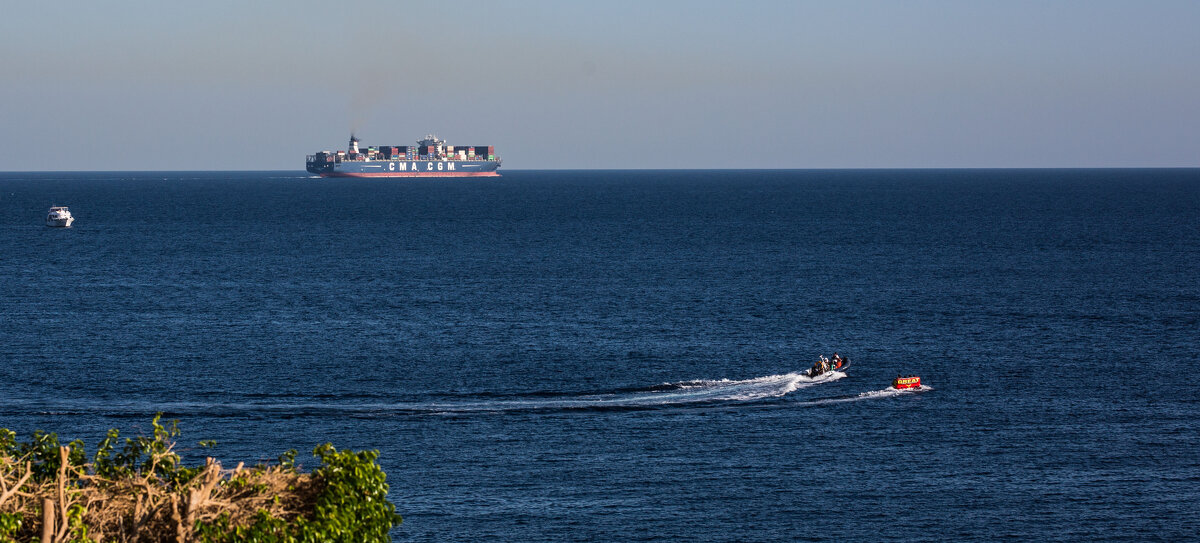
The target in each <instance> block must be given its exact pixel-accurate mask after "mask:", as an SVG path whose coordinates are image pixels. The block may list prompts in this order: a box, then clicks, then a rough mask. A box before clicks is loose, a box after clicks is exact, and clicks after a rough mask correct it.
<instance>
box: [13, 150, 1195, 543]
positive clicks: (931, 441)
mask: <svg viewBox="0 0 1200 543" xmlns="http://www.w3.org/2000/svg"><path fill="white" fill-rule="evenodd" d="M51 205H68V206H70V208H71V210H72V212H73V213H74V214H75V216H76V218H77V219H76V223H75V225H74V226H73V227H71V228H69V229H52V228H46V227H44V226H42V219H43V217H44V214H45V212H46V209H48V208H49V207H50V206H51ZM1198 338H1200V170H962V171H952V170H951V171H946V170H942V171H914V170H906V171H882V170H880V171H749V172H735V171H569V172H567V171H564V172H553V171H537V172H533V171H511V172H506V173H505V174H504V177H502V178H500V179H498V180H428V181H427V180H416V181H412V180H408V181H380V180H368V181H356V180H324V179H312V178H308V177H304V176H301V175H299V174H295V173H292V172H250V173H240V172H221V173H180V172H170V173H160V174H153V173H65V174H63V173H60V174H50V173H38V174H17V173H7V174H0V382H2V383H3V392H0V427H7V428H11V429H13V430H15V431H18V432H19V433H21V434H22V435H28V433H29V432H31V431H33V430H34V429H38V428H42V429H47V430H52V431H56V432H58V433H59V434H60V435H61V436H63V437H64V438H68V439H69V438H83V439H85V440H86V441H87V442H88V443H89V446H90V447H92V448H94V446H95V444H96V442H97V441H98V439H99V438H100V437H101V436H102V434H103V432H104V431H105V430H106V429H108V428H111V427H116V428H120V429H122V430H123V432H125V433H130V432H137V431H146V430H147V429H148V427H149V421H150V419H151V418H152V417H153V415H154V413H156V412H160V411H161V412H164V413H166V414H167V416H168V417H171V418H177V419H179V420H180V421H181V422H180V424H181V428H182V429H183V430H184V435H183V436H182V437H183V440H182V441H181V443H180V446H181V447H182V448H183V449H185V452H186V453H187V454H189V455H190V456H191V457H192V458H198V457H200V456H202V455H203V454H204V453H205V452H206V451H204V450H201V449H200V448H199V447H198V446H196V442H198V441H200V440H203V439H215V440H217V441H218V443H219V445H218V447H217V452H216V454H217V455H218V456H220V457H221V458H222V459H223V460H224V461H225V462H226V463H234V462H237V461H241V460H245V461H247V462H254V461H257V460H262V459H271V458H274V457H275V456H277V455H278V454H279V453H281V452H283V451H285V450H287V449H289V448H296V449H300V450H302V451H311V449H312V447H313V446H315V445H317V444H319V443H322V442H325V441H331V442H333V443H334V444H335V445H336V446H338V447H344V448H356V449H364V448H370V449H379V450H380V451H381V453H382V456H381V462H382V464H383V465H384V467H385V469H386V470H387V472H388V475H389V482H390V484H391V489H392V497H393V500H394V501H395V502H396V503H397V505H398V508H399V512H400V513H401V514H402V515H404V517H405V522H404V524H403V525H402V526H401V527H399V528H398V529H397V530H396V531H395V532H394V535H393V537H394V539H395V540H396V541H593V540H600V541H680V540H682V541H755V540H759V541H768V540H775V541H787V540H877V539H880V538H883V537H894V538H896V539H900V540H914V541H931V540H937V541H944V540H958V541H992V540H995V539H999V538H1012V539H1021V540H1147V539H1149V540H1154V539H1164V540H1181V539H1189V538H1195V537H1196V535H1195V534H1196V533H1198V532H1200V454H1197V451H1198V450H1200V392H1198V391H1200V388H1198V387H1197V375H1198V374H1200V373H1198V371H1197V370H1198V369H1200V367H1198V366H1200V339H1198ZM834 351H840V352H841V353H842V354H845V355H847V356H849V357H850V358H851V359H852V361H853V365H852V366H851V367H850V368H849V369H848V370H847V371H846V372H845V373H844V374H837V375H834V376H833V378H830V379H825V380H820V381H813V380H810V379H808V378H806V377H803V376H801V375H800V372H801V371H802V370H804V369H805V368H807V367H808V366H809V365H810V364H811V363H812V361H813V360H814V359H815V358H816V357H817V356H818V355H821V354H831V353H832V352H834ZM900 372H903V373H915V374H919V375H921V377H922V378H923V380H924V381H925V383H926V384H927V385H928V389H927V390H925V391H922V392H919V393H903V394H897V393H889V392H887V391H886V390H885V389H886V387H887V385H888V383H889V380H890V379H891V378H892V377H894V376H895V375H896V374H897V373H900ZM308 462H309V463H310V464H311V458H309V460H308Z"/></svg>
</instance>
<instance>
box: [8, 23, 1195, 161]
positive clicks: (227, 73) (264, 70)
mask: <svg viewBox="0 0 1200 543" xmlns="http://www.w3.org/2000/svg"><path fill="white" fill-rule="evenodd" d="M0 78H2V81H3V84H0V123H2V124H0V146H2V147H3V149H4V150H5V152H4V157H3V159H0V160H2V164H0V170H6V171H14V170H16V171H22V170H121V169H166V170H186V169H216V170H224V169H297V170H298V169H303V167H304V164H303V161H304V155H305V154H308V153H312V152H314V151H317V150H321V149H334V148H343V147H344V146H345V143H346V139H347V138H348V135H349V133H350V131H351V130H355V131H357V133H358V135H359V136H360V137H361V138H362V139H363V142H364V144H368V145H382V144H397V145H404V144H408V143H412V142H413V141H414V140H416V139H417V138H418V137H419V136H422V135H424V134H426V133H428V132H433V133H436V134H438V135H440V136H442V137H443V138H446V139H447V140H449V141H450V143H451V144H464V145H466V144H471V145H487V144H491V145H495V146H496V147H497V149H498V151H499V152H500V154H501V155H502V156H503V157H504V159H505V163H504V165H505V168H506V169H524V168H685V167H686V168H841V167H1076V166H1096V167H1107V166H1200V2H1198V1H1195V0H1188V1H1167V0H1158V1H1155V0H1146V1H1125V2H1119V1H1103V0H1089V1H1052V0H1038V1H1030V2H1024V1H1013V0H1005V1H996V2H991V1H966V0H953V1H919V0H903V1H900V0H897V1H847V0H842V1H828V2H806V1H757V2H755V1H750V2H729V1H652V0H645V1H614V0H589V1H586V2H566V1H561V2H559V1H521V2H516V1H514V2H500V1H482V2H472V1H463V0H455V1H452V2H437V1H429V2H400V1H358V2H345V3H338V2H330V1H320V2H306V1H287V2H284V1H261V2H254V1H246V0H239V1H205V2H191V3H186V4H185V3H182V2H162V1H145V2H123V1H109V2H95V1H90V0H89V1H83V0H58V1H54V2H17V1H5V2H4V10H3V17H0Z"/></svg>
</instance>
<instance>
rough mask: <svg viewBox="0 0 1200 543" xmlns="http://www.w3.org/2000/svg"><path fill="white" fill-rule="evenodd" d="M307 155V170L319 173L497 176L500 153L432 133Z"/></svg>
mask: <svg viewBox="0 0 1200 543" xmlns="http://www.w3.org/2000/svg"><path fill="white" fill-rule="evenodd" d="M358 143H359V140H358V138H357V137H355V136H354V134H351V135H350V144H349V145H348V146H347V148H346V150H345V151H321V152H319V153H317V154H314V155H308V157H307V160H306V165H307V168H306V169H307V170H308V171H309V172H311V173H315V174H317V175H320V176H321V177H499V176H500V174H499V173H497V171H496V170H497V169H498V168H499V167H500V157H498V156H496V148H495V147H492V146H490V145H457V146H451V145H446V141H445V140H442V139H439V138H438V137H437V136H434V135H432V134H430V135H427V136H425V137H424V138H422V139H419V140H417V144H416V145H386V146H383V147H367V148H366V149H360V148H359V145H358Z"/></svg>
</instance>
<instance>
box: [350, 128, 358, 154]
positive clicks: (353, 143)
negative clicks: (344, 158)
mask: <svg viewBox="0 0 1200 543" xmlns="http://www.w3.org/2000/svg"><path fill="white" fill-rule="evenodd" d="M348 152H349V153H350V154H352V155H356V154H358V138H356V137H354V133H351V134H350V150H349V151H348Z"/></svg>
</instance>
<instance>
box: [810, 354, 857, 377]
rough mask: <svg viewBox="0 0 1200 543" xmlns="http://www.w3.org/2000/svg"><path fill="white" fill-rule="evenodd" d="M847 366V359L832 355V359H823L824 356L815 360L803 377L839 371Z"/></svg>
mask: <svg viewBox="0 0 1200 543" xmlns="http://www.w3.org/2000/svg"><path fill="white" fill-rule="evenodd" d="M849 365H850V359H849V358H843V357H842V356H841V355H839V354H837V353H833V359H829V358H825V357H824V356H822V357H821V358H819V359H817V362H816V363H815V364H813V365H812V367H811V368H809V370H808V372H807V373H806V374H805V375H808V376H809V377H816V376H818V375H823V374H826V373H829V372H833V371H841V370H843V369H845V368H846V366H849Z"/></svg>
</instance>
